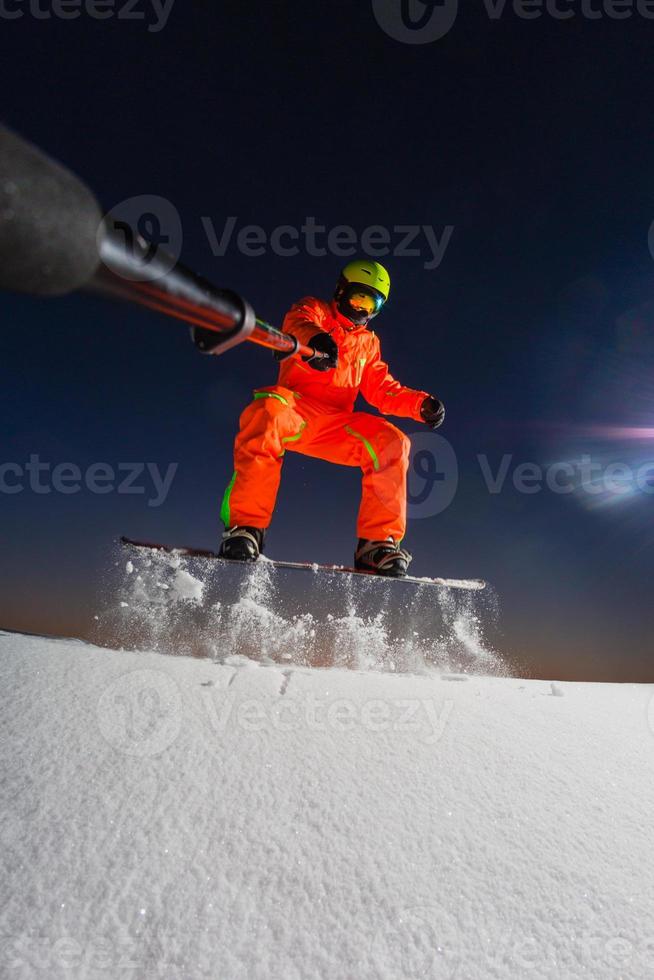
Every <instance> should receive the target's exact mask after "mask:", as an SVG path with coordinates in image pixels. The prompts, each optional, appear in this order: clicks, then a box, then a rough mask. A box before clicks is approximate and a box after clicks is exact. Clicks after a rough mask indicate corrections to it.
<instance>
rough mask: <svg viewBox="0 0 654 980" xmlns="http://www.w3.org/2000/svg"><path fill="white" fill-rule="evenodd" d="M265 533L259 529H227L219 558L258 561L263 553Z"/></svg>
mask: <svg viewBox="0 0 654 980" xmlns="http://www.w3.org/2000/svg"><path fill="white" fill-rule="evenodd" d="M265 533H266V532H265V531H264V530H262V529H261V528H259V527H236V526H234V527H227V528H225V531H224V534H223V540H222V544H221V545H220V551H219V552H218V556H219V557H220V558H227V559H228V560H229V561H256V560H257V558H258V557H259V555H260V554H261V552H262V551H263V539H264V536H265Z"/></svg>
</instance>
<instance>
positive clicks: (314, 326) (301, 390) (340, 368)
mask: <svg viewBox="0 0 654 980" xmlns="http://www.w3.org/2000/svg"><path fill="white" fill-rule="evenodd" d="M282 330H283V331H284V333H288V334H292V335H293V336H295V337H297V339H298V340H299V341H300V343H302V344H308V343H309V341H310V339H311V338H312V337H314V336H315V335H316V334H317V333H318V332H319V331H320V330H324V331H325V332H326V333H328V334H330V336H331V337H332V339H333V340H334V342H335V343H336V346H337V347H338V365H337V366H336V368H333V369H331V370H329V371H316V370H315V368H312V367H310V366H309V365H308V364H306V363H305V362H304V361H303V360H302V359H301V358H300V357H290V358H288V359H287V360H285V361H282V363H281V365H280V369H279V380H278V383H279V384H280V385H283V386H284V387H286V388H290V390H291V391H293V392H295V393H297V394H299V395H300V396H301V397H302V398H307V399H309V400H310V401H312V402H314V403H317V405H319V406H320V410H321V411H323V412H329V413H331V412H351V411H352V409H353V407H354V402H355V400H356V397H357V395H358V394H359V392H361V394H362V395H363V397H364V398H365V400H366V401H367V402H368V403H369V404H370V405H373V406H374V407H375V408H377V409H379V411H380V412H381V413H382V415H397V416H403V417H405V418H411V419H416V421H418V422H420V421H422V420H421V416H420V407H421V405H422V403H423V401H424V399H425V398H427V397H428V392H426V391H415V390H414V389H413V388H405V387H404V385H401V384H400V382H399V381H396V380H395V378H394V377H393V376H392V375H391V373H390V371H389V370H388V365H387V364H386V363H385V362H384V361H383V360H382V358H381V348H380V344H379V338H378V337H377V335H376V334H374V333H373V332H372V331H371V330H368V329H367V328H366V327H365V326H357V325H356V324H354V323H352V322H351V321H350V320H348V319H347V317H344V316H343V315H342V314H341V313H339V311H338V309H337V307H336V304H335V303H334V302H333V301H332V302H331V303H326V302H324V301H323V300H320V299H315V298H314V297H313V296H307V297H305V298H304V299H301V300H300V301H299V302H298V303H295V305H294V306H292V307H291V309H290V310H289V312H288V313H287V314H286V317H285V319H284V323H283V325H282Z"/></svg>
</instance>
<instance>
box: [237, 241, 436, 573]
mask: <svg viewBox="0 0 654 980" xmlns="http://www.w3.org/2000/svg"><path fill="white" fill-rule="evenodd" d="M389 291H390V279H389V276H388V272H387V271H386V269H385V268H384V267H383V266H382V265H380V264H379V263H378V262H372V261H369V260H367V259H363V260H357V261H354V262H350V263H349V264H348V265H346V266H345V268H344V269H343V271H342V273H341V276H340V278H339V281H338V284H337V287H336V292H335V294H334V298H333V300H332V301H331V302H325V301H323V300H320V299H315V298H314V297H306V298H305V299H302V300H300V301H299V302H298V303H296V304H295V305H294V306H293V307H292V308H291V310H290V311H289V313H288V314H287V315H286V318H285V320H284V323H283V326H282V329H283V331H284V332H285V333H288V334H292V335H293V336H295V337H297V338H298V340H299V341H300V343H302V344H306V345H307V346H309V347H310V348H312V349H313V351H314V354H313V356H312V357H309V358H301V357H299V356H293V357H290V358H288V359H285V360H283V361H282V362H281V364H280V370H279V378H278V382H277V384H276V385H272V386H270V387H266V388H258V389H257V390H256V391H255V392H254V399H253V401H252V403H251V404H250V405H248V407H247V408H246V409H245V411H244V412H243V414H242V415H241V418H240V429H239V433H238V435H237V436H236V441H235V444H234V475H233V476H232V479H231V482H230V483H229V486H228V487H227V490H226V491H225V495H224V498H223V503H222V509H221V518H222V521H223V523H224V525H225V533H224V534H223V539H222V545H221V548H220V555H221V557H223V558H229V559H234V560H237V561H254V560H256V559H257V558H258V557H259V554H260V553H261V552H262V551H263V546H264V537H265V532H266V529H267V528H268V525H269V524H270V521H271V518H272V514H273V510H274V507H275V501H276V497H277V491H278V488H279V482H280V477H281V469H282V460H283V457H284V453H285V452H286V451H287V450H288V451H291V452H296V453H303V454H304V455H306V456H315V457H317V458H318V459H324V460H328V461H329V462H331V463H340V464H342V465H345V466H360V467H361V470H362V472H363V483H362V498H361V506H360V509H359V517H358V522H357V532H358V537H359V540H358V544H357V547H356V552H355V558H354V563H355V568H357V569H359V570H362V571H368V572H374V573H377V574H379V575H387V576H392V577H399V576H403V575H406V572H407V568H408V565H409V562H410V561H411V555H410V553H409V552H408V551H406V549H404V548H402V547H401V542H402V539H403V537H404V532H405V528H406V474H407V468H408V461H409V449H410V440H409V438H408V436H406V435H405V434H404V433H403V432H401V431H400V429H398V428H396V427H395V426H394V425H392V424H391V423H390V422H387V421H385V420H384V419H382V418H379V416H377V415H370V414H368V413H367V412H355V411H354V402H355V400H356V397H357V395H358V393H359V392H361V394H362V395H363V397H364V398H365V399H366V401H367V402H369V403H370V404H371V405H373V406H374V407H375V408H377V409H379V411H380V412H381V413H382V414H383V415H396V416H403V417H405V418H412V419H415V420H417V421H422V422H425V423H426V424H427V425H428V426H429V427H430V428H432V429H435V428H437V427H438V426H439V425H441V423H442V422H443V419H444V417H445V409H444V407H443V404H442V403H441V402H440V400H439V399H438V398H435V397H434V396H433V395H429V394H428V393H427V392H426V391H414V390H413V389H411V388H405V387H404V386H403V385H401V384H400V383H399V382H398V381H395V379H394V378H393V377H392V376H391V374H390V373H389V370H388V367H387V365H386V364H385V363H384V361H383V360H382V359H381V352H380V344H379V339H378V338H377V336H376V335H375V334H374V333H373V332H372V331H371V330H369V329H368V327H369V324H370V321H371V320H372V319H373V318H374V317H376V316H377V314H378V313H379V312H380V311H381V310H382V308H383V306H384V304H385V303H386V301H387V299H388V295H389ZM320 354H323V355H326V356H325V357H323V358H320V357H319V355H320ZM317 355H318V356H317Z"/></svg>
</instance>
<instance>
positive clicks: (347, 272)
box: [341, 259, 391, 302]
mask: <svg viewBox="0 0 654 980" xmlns="http://www.w3.org/2000/svg"><path fill="white" fill-rule="evenodd" d="M341 277H342V278H343V279H345V280H346V281H347V282H355V283H359V284H361V285H366V286H370V287H371V288H372V289H375V290H376V291H377V292H378V293H381V294H382V296H383V298H384V302H386V300H387V299H388V294H389V293H390V291H391V279H390V276H389V274H388V272H387V271H386V269H385V268H384V266H383V265H380V263H379V262H373V261H372V260H371V259H355V260H354V262H348V264H347V265H346V266H345V268H344V269H343V271H342V272H341Z"/></svg>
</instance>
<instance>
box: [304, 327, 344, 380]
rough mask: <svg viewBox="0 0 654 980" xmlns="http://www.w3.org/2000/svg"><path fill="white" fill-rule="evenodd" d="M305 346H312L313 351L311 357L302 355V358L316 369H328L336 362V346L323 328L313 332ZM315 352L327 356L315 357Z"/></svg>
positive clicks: (333, 366)
mask: <svg viewBox="0 0 654 980" xmlns="http://www.w3.org/2000/svg"><path fill="white" fill-rule="evenodd" d="M307 346H308V347H313V349H314V352H315V353H314V354H313V356H312V357H304V358H303V360H304V361H306V362H307V364H309V365H311V367H312V368H315V370H316V371H329V370H330V369H331V368H335V367H336V365H337V364H338V347H337V346H336V343H335V342H334V340H332V338H331V337H330V336H329V334H328V333H326V332H325V331H324V330H321V331H320V333H317V334H315V335H314V336H313V337H312V338H311V340H310V341H309V343H308V344H307ZM316 353H321V354H328V355H329V357H316Z"/></svg>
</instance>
